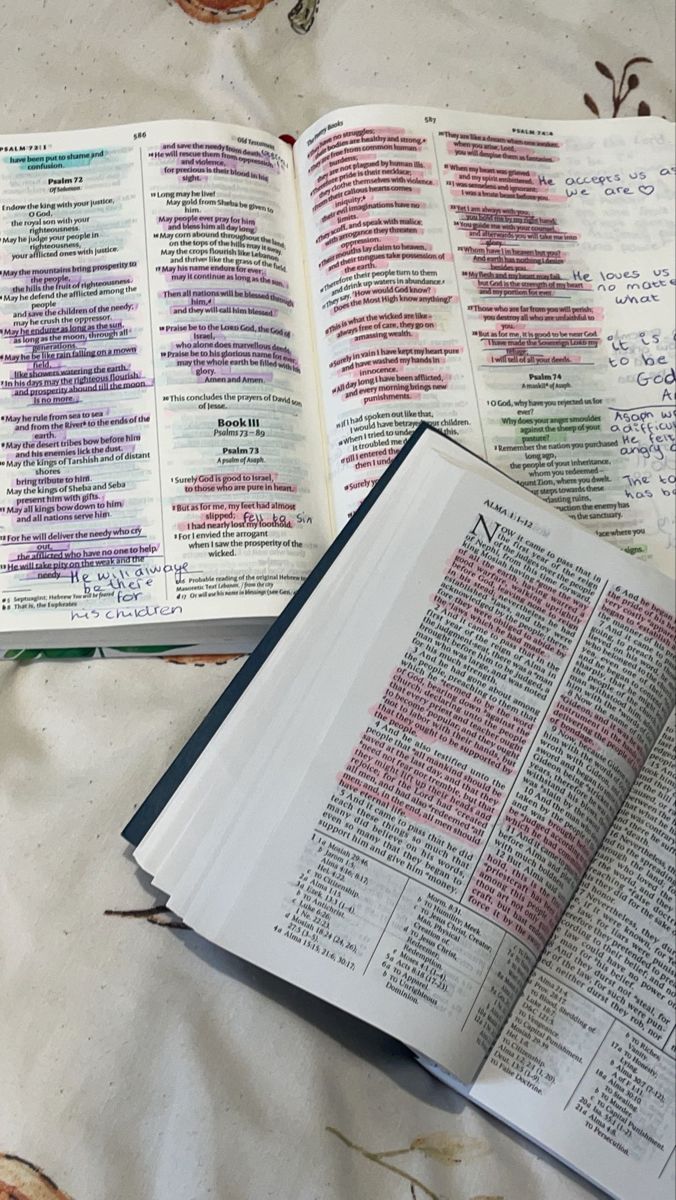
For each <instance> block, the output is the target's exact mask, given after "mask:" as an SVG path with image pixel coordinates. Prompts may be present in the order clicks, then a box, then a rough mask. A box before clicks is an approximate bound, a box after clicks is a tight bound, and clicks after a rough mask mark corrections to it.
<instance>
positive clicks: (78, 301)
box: [0, 106, 676, 650]
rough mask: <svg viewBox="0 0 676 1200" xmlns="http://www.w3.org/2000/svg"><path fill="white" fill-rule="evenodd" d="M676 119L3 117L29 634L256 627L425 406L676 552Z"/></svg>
mask: <svg viewBox="0 0 676 1200" xmlns="http://www.w3.org/2000/svg"><path fill="white" fill-rule="evenodd" d="M673 142H674V137H673V126H671V125H669V124H667V123H666V122H665V121H662V120H658V119H653V118H641V119H638V118H637V119H628V120H623V121H608V122H604V121H583V122H555V121H549V120H542V121H532V120H525V119H514V118H507V117H482V116H472V115H466V114H460V113H451V112H448V111H445V110H436V109H424V108H401V107H396V106H390V107H371V108H355V109H347V110H342V111H339V112H335V113H333V114H331V115H330V116H327V117H325V118H324V119H322V120H321V121H319V122H317V124H315V125H313V126H312V127H311V128H310V129H309V130H307V131H306V132H305V133H304V134H303V135H302V136H301V137H300V138H299V140H298V141H297V143H296V145H295V146H294V147H293V149H291V148H290V147H289V146H288V145H287V144H286V143H285V142H283V141H281V140H279V139H278V138H276V137H273V136H272V135H270V134H266V133H262V132H257V131H255V130H253V129H249V128H242V127H234V126H228V125H222V124H219V123H216V122H208V123H207V122H194V121H190V122H186V121H167V122H159V123H153V124H149V125H139V126H133V127H132V126H124V127H119V128H108V129H99V130H87V131H80V132H68V133H65V132H63V133H53V134H44V135H42V134H40V135H26V136H15V137H7V136H5V137H0V388H1V392H0V433H1V436H0V513H1V514H2V519H1V520H0V592H1V601H2V603H1V609H0V644H3V645H5V646H8V647H12V646H14V647H16V646H33V647H49V646H55V645H66V646H78V645H79V646H92V645H98V646H122V647H124V646H130V645H135V644H138V643H139V641H140V642H142V643H144V644H148V643H152V642H157V641H158V640H159V641H160V642H166V641H167V640H169V641H170V642H172V641H174V642H175V641H176V640H182V641H183V642H188V643H197V644H199V645H200V646H202V647H204V648H205V649H208V648H210V647H211V648H219V649H221V650H227V649H232V650H248V649H250V648H251V647H252V646H253V645H254V644H255V643H256V642H257V640H258V639H259V638H260V636H261V634H262V633H263V632H264V630H265V629H266V628H267V627H268V626H269V624H270V622H271V621H272V619H273V618H274V617H275V616H276V615H277V614H278V613H279V612H280V611H281V609H282V608H283V607H284V605H285V604H286V602H287V601H288V599H289V597H290V596H291V595H293V593H294V591H295V590H296V588H297V587H298V585H299V584H300V583H301V582H302V580H303V579H304V578H305V577H306V576H307V574H308V572H309V571H310V569H311V568H312V567H313V565H314V564H315V562H316V561H317V559H318V558H319V556H320V554H321V553H322V552H323V551H324V550H325V549H326V547H327V546H328V544H329V543H330V541H331V538H332V537H333V536H334V535H335V533H336V532H337V531H338V530H339V529H340V528H341V527H342V526H343V524H344V522H345V520H346V519H347V517H348V516H349V515H350V514H351V513H352V512H353V511H354V509H355V508H356V507H357V505H358V504H359V502H360V501H361V500H362V499H363V497H364V496H365V495H366V494H367V493H368V490H369V488H370V487H371V486H372V485H373V483H374V481H375V480H376V479H377V478H378V476H379V475H380V473H381V471H382V470H383V468H384V467H385V466H386V465H387V463H388V462H389V461H390V460H391V458H392V456H393V455H394V454H395V453H396V451H397V450H398V449H399V448H400V447H401V445H402V444H403V442H404V441H405V439H406V437H407V436H408V435H409V434H410V433H411V431H412V430H413V429H414V428H415V427H416V425H417V424H418V422H419V421H421V420H424V421H428V422H432V423H434V424H435V425H436V426H437V427H438V428H440V429H442V430H443V431H444V432H446V433H448V434H450V435H452V436H454V437H456V438H458V439H459V440H460V441H461V442H462V443H463V444H464V445H466V446H467V447H468V448H469V449H471V450H473V451H475V452H477V453H478V454H480V455H481V456H482V457H483V458H485V459H486V460H487V461H489V462H491V463H494V464H496V465H497V466H499V467H500V468H501V469H503V470H504V471H506V472H507V473H508V474H509V475H511V476H513V477H514V478H515V479H516V480H517V481H518V482H519V483H521V484H523V485H525V486H527V487H528V488H529V489H530V490H531V491H533V492H534V493H535V494H536V495H538V496H540V497H542V498H543V499H545V500H547V501H549V502H550V503H552V504H555V505H556V506H557V507H559V508H560V509H562V510H563V511H564V512H566V513H568V514H569V515H571V516H573V517H575V518H576V519H577V520H578V521H579V522H582V523H585V524H586V525H587V526H588V528H590V529H593V530H594V531H596V532H597V533H598V534H600V535H602V536H603V537H605V538H607V539H608V540H612V541H614V542H616V543H617V544H618V545H619V546H622V547H623V548H626V549H628V550H631V551H632V552H633V553H636V554H638V555H639V556H641V557H643V558H647V559H652V560H653V561H654V562H655V563H656V564H657V565H659V566H660V567H662V569H665V568H666V569H671V558H672V556H673V555H672V552H673V547H674V538H675V532H674V531H675V525H674V488H675V481H676V465H675V460H674V369H673V363H672V355H673V339H674V326H673V296H674V288H673V285H674V269H673V221H672V217H673V196H674V165H673Z"/></svg>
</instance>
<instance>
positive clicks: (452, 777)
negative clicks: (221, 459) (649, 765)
mask: <svg viewBox="0 0 676 1200" xmlns="http://www.w3.org/2000/svg"><path fill="white" fill-rule="evenodd" d="M449 445H450V444H449V443H448V442H447V441H446V440H445V439H443V438H441V437H439V435H438V434H436V433H434V432H433V431H427V432H426V433H425V434H424V435H423V437H422V438H421V439H420V441H419V443H418V445H416V446H415V447H414V449H413V450H412V451H411V453H410V455H409V457H408V459H406V460H405V462H404V463H403V465H402V466H401V468H400V469H399V471H398V472H397V473H396V474H395V476H394V477H393V479H392V480H391V482H390V483H389V484H388V486H387V488H386V489H385V491H384V492H383V494H382V496H381V497H380V498H379V500H378V501H377V503H376V505H375V506H374V509H373V510H372V511H371V512H370V513H369V514H368V515H367V516H366V518H365V520H364V522H363V525H362V526H360V532H361V533H362V535H363V536H362V542H361V545H360V546H358V547H357V548H356V549H355V553H354V556H352V555H351V554H350V546H351V543H350V542H348V544H347V546H346V547H345V549H344V550H343V551H342V552H341V555H340V556H339V559H338V560H337V562H338V561H341V560H342V575H341V576H340V577H339V578H340V579H341V580H342V581H343V584H344V586H345V587H346V588H347V589H348V590H349V589H357V588H358V592H359V604H358V605H356V606H355V605H352V610H351V619H350V620H349V623H347V624H345V625H344V626H342V627H341V628H339V629H337V628H336V627H333V626H332V608H333V606H334V604H335V603H336V592H335V588H334V586H333V585H334V580H333V578H332V568H330V569H329V570H328V571H327V572H326V574H325V576H324V577H323V578H322V580H321V581H320V583H319V585H318V587H317V589H316V591H315V592H314V593H313V595H312V597H311V599H312V602H313V605H314V615H313V614H312V613H311V614H310V616H312V620H313V621H314V625H316V624H317V623H319V624H318V628H319V629H322V628H324V627H325V628H326V630H328V635H327V634H326V633H324V634H321V635H320V637H319V640H318V645H319V650H318V651H317V658H316V660H315V657H314V649H313V648H314V644H315V641H314V632H313V631H314V625H313V623H312V621H311V620H310V617H308V624H307V625H306V624H305V622H304V619H303V618H304V610H301V613H300V614H299V616H298V617H297V618H296V619H295V620H294V621H293V622H292V624H291V626H290V628H289V630H288V631H287V633H286V634H285V635H284V637H285V638H288V639H291V640H292V641H293V642H294V644H295V645H296V646H297V647H298V653H301V651H302V668H299V669H302V671H304V672H307V673H308V675H309V676H311V678H312V686H311V687H309V688H308V689H307V690H306V691H305V693H304V694H303V695H294V702H293V706H292V710H293V711H292V715H291V714H290V713H289V711H288V710H287V709H285V697H286V693H287V690H288V687H289V686H291V685H292V682H293V681H292V680H291V679H289V666H288V658H287V666H286V670H282V671H281V672H278V673H277V674H276V676H275V675H274V674H272V675H271V674H270V673H269V672H266V670H265V666H266V665H267V664H265V665H264V667H263V668H261V672H260V676H261V677H260V679H259V678H258V677H256V676H255V677H254V679H253V680H252V681H251V683H250V684H249V686H248V687H247V689H246V691H245V692H244V694H243V696H242V697H241V698H240V700H239V701H238V703H237V705H236V707H235V709H234V710H233V715H235V714H238V710H239V716H238V719H237V720H236V721H235V722H234V723H233V726H232V730H233V732H232V735H230V732H229V726H228V720H227V719H226V721H225V722H224V724H223V725H222V727H221V728H220V730H219V733H218V748H217V750H216V749H214V752H213V755H212V760H211V761H212V764H213V765H212V775H213V778H212V779H211V780H209V779H207V780H205V778H204V772H202V773H201V775H200V787H199V788H198V798H199V795H201V794H203V792H204V788H205V787H208V788H210V790H211V793H212V805H213V808H212V811H214V812H215V811H216V810H217V806H218V803H219V795H218V792H219V787H218V782H219V781H218V772H219V771H220V770H221V767H220V766H219V765H218V764H219V762H220V763H229V762H230V759H231V753H232V754H234V755H235V756H236V757H238V758H239V759H240V760H242V759H246V762H247V763H248V764H249V767H248V770H247V769H245V771H244V775H243V777H242V778H237V779H234V778H233V779H231V777H230V774H229V781H230V786H228V788H227V790H224V791H223V792H222V796H221V798H220V804H221V806H222V807H223V809H224V810H229V813H232V812H235V813H239V814H240V819H239V820H238V821H237V820H236V827H235V829H234V835H233V826H232V824H231V818H230V815H228V816H226V817H224V820H223V826H222V828H223V833H224V836H223V837H222V838H221V839H220V841H219V843H218V845H217V850H216V853H215V854H214V853H213V852H212V850H213V846H212V844H211V843H209V844H208V846H207V848H206V849H205V850H204V851H203V853H202V854H201V855H200V854H199V852H198V855H197V858H198V859H200V860H201V863H202V866H203V868H204V869H203V871H202V872H201V877H195V875H194V873H191V875H190V880H189V887H188V888H187V889H183V890H182V884H181V879H180V877H177V876H176V875H172V874H171V872H170V873H169V875H168V874H167V872H166V869H165V865H166V861H167V860H166V854H167V846H166V844H165V845H164V846H163V848H162V855H161V857H162V858H163V860H164V862H160V863H158V867H159V871H160V875H161V877H162V886H163V888H164V889H165V890H166V891H167V892H168V894H169V905H170V907H171V908H172V910H173V911H177V912H178V913H179V915H180V916H182V917H183V919H184V920H185V921H186V923H187V924H189V925H190V926H191V927H192V928H194V929H196V930H197V931H198V932H200V933H202V934H203V935H204V936H206V937H208V938H210V939H211V940H212V941H214V942H216V943H218V944H219V945H222V946H224V947H225V948H226V949H229V950H231V951H233V952H235V953H237V954H240V955H242V956H243V957H245V958H247V959H249V960H250V961H252V962H255V963H257V964H258V965H260V966H263V967H265V968H266V969H267V970H270V971H272V972H274V973H275V974H277V975H279V976H281V977H282V978H286V979H289V980H291V981H292V982H294V983H296V984H298V985H299V986H301V987H304V988H306V989H307V990H308V991H310V992H313V993H315V994H316V995H319V996H322V997H323V998H325V999H327V1000H329V1001H331V1002H332V1003H334V1004H337V1005H339V1006H340V1007H342V1008H344V1009H346V1010H347V1011H350V1012H352V1013H354V1014H356V1015H358V1016H360V1017H362V1018H363V1019H365V1020H367V1021H369V1022H370V1023H372V1024H374V1025H377V1026H378V1027H379V1028H381V1029H384V1030H386V1031H387V1032H389V1033H392V1034H393V1035H394V1036H397V1037H399V1038H401V1039H402V1040H404V1041H406V1042H408V1043H409V1044H412V1045H413V1046H414V1047H415V1049H416V1050H418V1051H420V1052H422V1053H424V1054H426V1055H428V1056H429V1057H431V1058H433V1059H435V1060H436V1061H439V1062H441V1063H442V1064H443V1065H444V1066H445V1067H446V1068H447V1069H448V1070H449V1071H452V1072H453V1074H454V1075H456V1076H457V1077H459V1078H460V1079H462V1080H464V1081H465V1082H469V1081H471V1080H472V1079H473V1078H474V1076H475V1075H476V1073H477V1071H478V1070H479V1068H480V1066H481V1064H482V1062H483V1060H484V1058H485V1057H486V1055H487V1054H488V1052H489V1051H490V1049H491V1046H492V1045H493V1043H494V1041H495V1039H496V1037H497V1035H498V1033H499V1031H500V1029H501V1027H502V1025H503V1023H504V1021H505V1019H506V1017H507V1016H508V1014H509V1011H510V1009H511V1007H512V1005H513V1004H514V1002H515V1001H516V999H517V997H518V996H519V994H520V992H521V990H522V988H523V985H524V983H525V981H526V979H527V977H528V975H529V974H530V971H531V970H532V968H533V966H534V964H535V962H536V960H537V958H538V956H539V954H540V953H541V951H542V949H543V948H544V946H545V944H546V943H547V941H548V939H549V937H550V935H551V933H552V931H553V929H554V928H555V926H556V924H557V923H558V921H559V919H560V917H561V914H562V912H563V911H564V910H565V908H566V905H567V903H568V901H569V900H570V898H571V896H572V895H573V894H574V892H575V889H576V887H577V885H578V883H579V880H580V878H581V877H582V875H583V874H584V871H585V869H586V867H587V865H588V863H589V861H590V859H591V858H592V857H593V855H594V853H595V852H596V850H597V848H598V846H599V845H600V843H601V841H602V839H603V837H604V835H605V833H606V830H607V829H608V827H609V825H610V824H611V822H612V820H613V819H614V817H615V815H616V813H617V811H618V808H619V806H620V805H621V803H622V800H623V799H624V797H625V796H626V794H627V792H628V791H629V789H630V787H631V784H632V783H633V781H634V779H635V777H636V774H637V773H638V771H639V770H640V767H641V765H642V763H643V761H644V759H645V757H646V756H647V754H648V752H649V750H650V748H651V747H652V745H653V743H654V741H655V739H656V737H657V735H658V733H659V730H660V728H661V726H662V725H663V723H664V720H665V717H666V713H667V712H668V710H669V708H670V707H671V705H672V704H673V699H672V698H671V696H670V670H671V668H672V666H673V654H672V651H671V650H670V649H669V647H668V646H667V645H666V644H665V632H664V631H665V629H666V628H667V627H668V622H669V616H668V613H667V610H668V609H669V607H670V604H671V591H672V588H671V584H670V582H669V581H668V580H666V579H665V578H664V577H663V576H661V575H659V574H658V573H657V572H653V571H651V570H650V569H648V568H646V567H645V566H643V565H642V564H637V563H635V562H632V560H631V559H629V558H627V557H625V556H624V555H620V554H618V553H617V552H616V551H614V550H613V549H612V548H611V547H607V546H604V545H602V544H601V545H599V544H598V543H597V541H596V540H595V539H593V538H590V537H588V536H586V535H584V534H580V533H578V531H577V530H576V529H575V528H574V527H573V525H572V524H571V523H570V522H567V521H564V520H561V519H560V518H557V517H556V516H552V515H551V514H550V513H549V512H548V511H545V510H543V509H542V508H541V507H539V506H536V505H533V504H531V503H529V502H528V501H527V500H525V499H523V498H522V497H521V495H517V494H516V493H515V492H510V491H509V490H508V489H507V488H503V487H500V486H499V485H495V484H494V483H493V481H492V478H489V477H493V478H495V473H494V472H492V471H490V469H489V468H486V467H483V472H484V474H483V475H482V472H481V471H479V472H478V473H475V472H474V470H473V469H472V468H473V463H474V460H473V459H472V458H471V456H468V455H463V452H462V451H461V450H459V449H458V448H456V447H450V449H449ZM454 456H455V458H454ZM458 462H462V464H463V466H467V465H469V470H463V469H462V468H461V467H460V466H458V465H457V463H458ZM402 496H403V498H404V500H405V501H407V502H408V505H409V509H410V511H405V512H404V516H402V517H401V518H399V513H400V512H401V511H402V503H401V500H402ZM390 505H392V508H391V509H390V507H389V506H390ZM388 513H395V514H397V519H396V520H395V521H393V522H392V524H391V527H392V529H393V530H394V531H395V536H394V538H393V540H392V541H391V543H390V544H389V546H388V548H387V553H386V554H385V556H384V557H382V558H381V561H380V562H379V565H378V568H377V570H374V569H373V564H372V563H371V562H370V561H369V555H368V550H367V548H365V545H364V543H365V539H366V537H367V533H368V530H369V522H370V521H372V520H373V521H378V522H379V523H380V524H379V526H378V527H379V528H381V527H382V525H383V524H384V523H385V522H386V518H387V516H388ZM336 633H338V635H339V636H336ZM327 636H329V637H330V646H329V644H328V643H327V640H326V639H327ZM283 642H284V639H283V640H282V642H281V643H280V646H281V645H283ZM327 650H328V652H327ZM620 664H623V665H624V666H626V665H627V664H629V667H630V676H631V680H630V682H629V675H628V670H620V669H619V667H620ZM609 678H610V679H611V680H612V682H611V683H609V682H608V679H609ZM271 689H274V694H275V696H276V698H277V700H278V710H279V713H278V720H277V721H276V722H275V721H274V720H273V721H272V728H273V729H274V730H275V739H276V741H275V740H273V746H272V749H271V750H270V752H268V751H269V747H268V746H267V741H266V738H265V737H261V729H260V725H259V722H258V712H259V703H260V702H261V701H262V702H265V698H266V696H267V697H268V698H269V694H270V691H271ZM231 736H232V744H231V742H230V738H231ZM215 741H216V739H214V742H215ZM257 754H260V756H261V762H260V765H258V764H257V763H256V762H255V759H256V755H257ZM197 768H199V764H197ZM195 770H196V768H193V771H195ZM189 780H190V777H189V776H188V778H187V779H186V781H185V784H184V785H183V786H184V788H185V787H189ZM181 804H182V806H183V807H184V809H185V807H186V795H185V791H184V794H183V797H182V800H181V799H179V805H181ZM166 811H167V813H169V810H166ZM166 819H167V820H168V821H171V817H170V815H169V816H167V818H166ZM161 820H162V819H161ZM175 833H176V830H175V827H174V830H173V833H172V837H173V836H175ZM205 837H206V838H207V841H208V842H209V834H208V831H207V832H206V833H205ZM150 838H151V839H152V832H151V835H150ZM193 849H194V847H193ZM176 853H178V856H179V858H180V857H181V852H180V847H177V846H176V845H174V846H173V847H170V849H169V856H170V857H171V856H172V855H175V854H176ZM151 857H152V856H151ZM139 858H140V861H141V862H142V863H143V862H144V846H143V843H142V844H141V847H140V848H139ZM194 861H195V859H193V862H194ZM174 887H176V891H177V895H178V897H179V900H180V902H179V903H175V902H174Z"/></svg>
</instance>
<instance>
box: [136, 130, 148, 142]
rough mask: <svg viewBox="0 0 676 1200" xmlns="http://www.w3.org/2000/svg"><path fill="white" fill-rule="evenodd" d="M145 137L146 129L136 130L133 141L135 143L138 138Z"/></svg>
mask: <svg viewBox="0 0 676 1200" xmlns="http://www.w3.org/2000/svg"><path fill="white" fill-rule="evenodd" d="M147 135H148V131H147V129H137V130H136V133H135V134H134V141H135V142H136V141H138V139H139V138H144V137H147Z"/></svg>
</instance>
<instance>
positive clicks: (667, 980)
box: [470, 713, 676, 1200]
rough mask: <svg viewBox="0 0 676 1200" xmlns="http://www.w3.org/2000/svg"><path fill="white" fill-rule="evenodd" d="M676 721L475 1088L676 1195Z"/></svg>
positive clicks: (619, 1178)
mask: <svg viewBox="0 0 676 1200" xmlns="http://www.w3.org/2000/svg"><path fill="white" fill-rule="evenodd" d="M674 728H675V727H674V717H673V713H672V715H671V719H670V720H669V722H668V723H667V725H666V726H665V728H664V731H663V733H662V734H661V736H660V738H659V740H658V742H657V744H656V745H655V747H654V749H653V751H652V753H651V754H650V757H649V758H648V760H647V762H646V764H645V766H644V767H643V770H642V771H641V773H640V775H639V777H638V779H637V781H636V783H635V784H634V786H633V788H632V790H631V792H630V793H629V796H628V797H627V799H626V800H625V802H624V804H623V806H622V809H621V810H620V813H619V815H618V817H617V819H616V821H615V823H614V825H613V827H612V829H611V831H610V832H609V834H608V836H607V838H606V840H605V842H604V844H603V846H602V847H601V849H600V850H599V852H598V854H597V856H596V858H595V859H594V862H593V863H592V865H591V867H590V868H589V871H588V873H587V875H586V876H585V878H584V880H583V882H582V885H581V886H580V888H579V891H578V892H577V895H576V896H575V898H574V900H573V901H572V903H571V905H570V907H569V908H568V910H567V912H566V914H565V916H564V917H563V918H562V920H561V922H560V924H559V926H558V929H557V930H556V932H555V934H554V936H553V938H552V940H551V942H550V943H549V945H548V947H547V949H546V951H545V953H544V956H543V957H542V959H541V960H540V962H539V964H538V966H537V967H536V968H535V971H534V972H533V974H532V976H531V978H530V980H529V982H528V984H527V986H526V989H525V992H524V994H523V997H522V998H521V999H520V1000H519V1002H518V1004H517V1006H516V1008H515V1010H514V1013H513V1015H512V1017H511V1018H510V1021H509V1023H508V1024H507V1026H506V1028H505V1030H504V1031H503V1033H502V1036H501V1037H500V1039H499V1040H498V1043H497V1045H496V1047H495V1049H494V1050H493V1053H492V1054H491V1057H490V1059H489V1061H488V1062H487V1064H486V1066H485V1067H484V1069H483V1071H482V1072H481V1075H480V1076H479V1079H478V1081H477V1083H476V1084H475V1085H474V1087H473V1088H472V1090H471V1092H470V1095H471V1096H472V1098H473V1099H476V1100H477V1101H478V1103H480V1104H482V1105H484V1106H485V1107H486V1108H489V1109H490V1110H491V1111H492V1112H495V1113H496V1114H497V1115H498V1116H500V1117H502V1118H503V1120H506V1121H509V1122H510V1123H511V1124H513V1125H515V1126H517V1127H518V1128H519V1129H521V1130H523V1131H524V1132H525V1133H527V1134H528V1135H529V1136H530V1137H532V1138H534V1139H535V1140H536V1141H538V1142H540V1143H541V1144H542V1145H544V1146H547V1147H548V1148H549V1149H551V1150H553V1151H554V1152H555V1153H556V1154H558V1155H559V1156H560V1157H561V1158H563V1159H565V1160H566V1161H568V1162H570V1163H572V1164H573V1165H574V1166H575V1167H576V1168H577V1169H578V1170H580V1171H582V1172H583V1173H584V1174H585V1175H587V1176H588V1177H589V1178H590V1179H592V1180H593V1181H594V1182H596V1183H598V1184H600V1185H601V1187H603V1188H605V1189H606V1190H607V1191H609V1192H610V1193H611V1194H612V1195H614V1196H617V1197H618V1200H628V1198H629V1197H635V1196H638V1195H645V1196H648V1195H649V1196H650V1197H651V1200H661V1198H662V1197H663V1198H664V1200H671V1197H672V1196H673V1195H674V1185H675V1182H676V1175H675V1171H674V1125H675V1117H674V1075H675V1070H674V1056H675V1054H676V1043H675V1037H676V1029H675V1021H676V1015H675V1009H674V1002H675V997H674V939H675V938H676V922H675V920H674V888H675V886H676V872H675V869H674V852H675V850H676V840H675V839H676V827H675V824H674V814H675V809H674V800H675V793H676V742H675V735H674Z"/></svg>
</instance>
